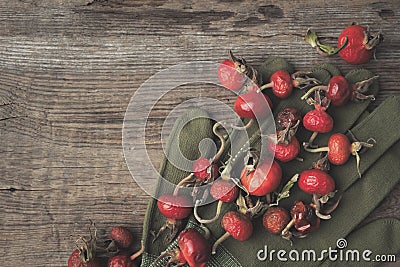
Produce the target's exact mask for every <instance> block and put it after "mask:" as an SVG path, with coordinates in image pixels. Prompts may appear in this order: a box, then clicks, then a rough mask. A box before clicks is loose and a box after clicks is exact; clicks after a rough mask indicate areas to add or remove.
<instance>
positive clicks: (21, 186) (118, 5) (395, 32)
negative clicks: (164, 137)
mask: <svg viewBox="0 0 400 267" xmlns="http://www.w3.org/2000/svg"><path fill="white" fill-rule="evenodd" d="M399 12H400V6H399V5H398V1H396V0H393V1H381V2H378V1H364V0H363V1H361V0H354V1H349V2H347V3H346V4H343V2H342V1H323V3H322V2H321V1H314V0H313V1H287V2H284V1H248V2H242V1H223V0H221V1H215V0H214V1H206V2H204V3H201V2H198V1H185V2H184V3H180V2H177V1H176V2H173V1H134V0H131V1H122V0H113V1H106V0H91V1H90V0H87V1H84V0H72V1H64V0H58V1H50V0H44V1H36V0H26V1H0V21H1V25H2V26H1V27H0V140H1V141H0V152H1V160H0V169H1V173H0V177H1V182H0V212H1V217H0V247H1V249H0V257H1V258H2V260H1V262H2V264H0V265H2V266H26V265H29V266H41V267H43V266H65V265H66V261H67V258H68V256H69V253H70V252H71V250H72V249H73V248H74V238H72V237H71V236H70V235H77V234H84V233H85V232H86V229H85V227H86V226H85V225H87V220H88V218H91V219H92V220H94V221H96V222H97V226H98V228H99V229H103V230H104V231H105V232H107V231H109V230H110V229H111V227H112V226H114V225H117V224H122V225H126V226H128V227H129V228H130V229H131V230H132V231H133V233H134V235H135V238H136V239H137V240H139V239H140V237H141V224H142V220H143V218H144V213H145V209H146V205H147V202H148V200H149V199H150V197H149V196H148V195H147V194H146V193H145V192H144V191H143V190H141V189H140V187H138V185H137V184H136V183H135V182H134V180H133V179H132V176H131V175H130V173H129V171H128V168H127V166H126V164H125V161H124V157H123V151H122V145H121V128H122V123H123V118H124V114H125V109H126V107H127V105H128V103H129V99H130V97H131V96H132V95H133V93H134V92H135V90H136V89H137V88H138V87H139V86H140V85H141V84H142V83H143V82H144V81H145V80H146V79H148V78H149V77H150V76H151V75H153V74H155V73H157V72H158V71H160V70H162V69H164V68H167V67H170V66H172V65H174V64H177V63H180V62H187V61H193V60H214V61H217V62H218V61H221V60H222V59H224V58H225V57H226V55H227V50H228V49H233V50H234V51H236V52H237V53H238V54H240V55H242V56H244V57H246V59H247V60H248V61H249V62H252V63H253V64H254V65H259V64H260V63H261V62H262V61H263V60H264V59H265V58H266V57H268V56H283V57H285V58H287V59H288V60H289V61H291V62H292V63H294V65H295V67H296V69H303V70H305V69H308V68H309V67H310V66H312V65H313V64H316V63H319V62H323V61H325V60H328V61H329V62H332V63H333V64H335V65H337V66H338V67H340V69H341V70H342V71H343V72H347V71H349V70H350V69H352V68H354V67H353V66H349V65H347V64H345V63H344V62H343V61H342V60H341V59H340V58H339V57H333V58H330V59H324V58H321V57H320V56H319V55H317V54H316V53H314V51H313V50H312V49H311V48H310V47H309V46H308V45H307V44H306V43H304V42H303V35H304V33H305V31H306V30H307V28H309V27H311V28H313V29H315V30H319V31H321V36H322V37H323V40H324V41H325V42H326V43H330V44H334V43H335V37H336V36H337V35H338V34H339V33H340V31H341V29H342V28H344V27H345V26H346V25H348V24H350V23H351V22H352V21H357V22H358V23H361V24H363V25H369V26H371V28H372V29H373V30H381V31H382V32H383V33H384V34H385V41H384V43H382V45H381V47H380V48H379V49H378V51H377V53H376V58H377V59H376V60H372V61H371V62H370V63H369V64H368V65H367V66H365V67H367V68H368V69H370V70H372V71H374V72H375V73H377V74H379V75H380V84H381V88H382V91H381V92H380V94H379V96H378V97H377V101H376V104H375V105H377V104H379V103H380V102H381V101H382V100H383V99H385V97H387V96H388V95H390V94H396V95H399V94H400V89H399V87H398V81H399V80H400V74H399V72H398V70H399V67H400V63H399V62H400V50H399V48H400V37H399V36H400V34H399V26H400V25H399V21H400V20H399V19H400V16H399ZM200 95H201V96H209V97H217V98H219V99H222V100H223V102H225V103H231V100H232V97H231V95H229V94H228V93H226V92H225V91H217V93H216V91H215V90H212V88H203V87H199V86H197V87H196V86H193V87H190V86H189V87H182V88H177V89H176V90H174V91H173V92H172V93H170V94H168V95H166V96H165V97H164V98H163V99H162V101H160V102H159V103H158V104H157V106H156V107H155V108H154V110H153V111H152V116H151V120H150V122H149V127H148V131H149V132H148V140H147V144H148V147H149V154H150V155H151V156H152V158H153V162H154V164H155V166H157V165H158V164H159V162H160V159H161V151H160V148H161V145H160V144H161V141H160V139H159V133H160V129H161V126H162V123H163V120H164V118H165V116H167V115H168V113H169V111H170V110H172V108H173V107H174V106H176V105H177V104H179V103H181V102H182V101H184V100H186V99H189V98H191V97H196V96H200ZM371 108H373V106H372V107H371ZM399 204H400V186H397V187H396V189H395V190H394V191H393V192H392V193H391V194H390V196H388V197H387V199H386V200H385V201H384V202H383V203H382V204H381V205H380V207H379V208H377V209H376V210H375V211H374V212H373V214H371V216H370V217H369V218H368V219H367V220H366V221H365V222H367V221H370V220H372V219H374V218H378V217H393V216H394V217H397V218H400V211H399V210H398V209H397V207H398V205H399Z"/></svg>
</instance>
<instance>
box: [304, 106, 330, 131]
mask: <svg viewBox="0 0 400 267" xmlns="http://www.w3.org/2000/svg"><path fill="white" fill-rule="evenodd" d="M303 126H304V128H306V129H307V130H309V131H312V132H318V133H328V132H330V131H332V129H333V119H332V117H331V116H330V115H329V114H328V113H326V111H325V108H323V107H321V106H316V107H315V109H313V110H311V111H309V112H307V113H306V115H305V116H304V118H303Z"/></svg>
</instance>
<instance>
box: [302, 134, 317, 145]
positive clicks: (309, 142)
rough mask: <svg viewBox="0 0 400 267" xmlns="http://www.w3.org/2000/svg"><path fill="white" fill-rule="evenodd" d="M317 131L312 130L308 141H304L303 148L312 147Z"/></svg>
mask: <svg viewBox="0 0 400 267" xmlns="http://www.w3.org/2000/svg"><path fill="white" fill-rule="evenodd" d="M317 135H318V132H313V133H312V135H311V137H310V139H309V140H308V142H304V143H303V147H304V149H307V148H308V147H314V145H313V142H314V140H315V138H317Z"/></svg>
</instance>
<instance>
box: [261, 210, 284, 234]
mask: <svg viewBox="0 0 400 267" xmlns="http://www.w3.org/2000/svg"><path fill="white" fill-rule="evenodd" d="M289 221H290V215H289V212H288V211H287V210H285V209H284V208H281V207H271V208H268V209H267V210H266V211H265V213H264V215H263V226H264V228H265V229H266V230H267V231H268V232H270V233H272V234H280V233H281V232H282V230H283V229H284V228H285V226H286V225H287V224H288V223H289Z"/></svg>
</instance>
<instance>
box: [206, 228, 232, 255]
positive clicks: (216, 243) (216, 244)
mask: <svg viewBox="0 0 400 267" xmlns="http://www.w3.org/2000/svg"><path fill="white" fill-rule="evenodd" d="M230 236H231V234H230V233H228V232H226V233H225V234H223V235H222V236H221V237H220V238H218V240H217V241H215V243H214V245H213V247H212V250H211V253H212V254H215V253H216V252H217V247H218V246H219V245H220V244H221V243H222V242H224V241H225V240H226V239H228V238H229V237H230Z"/></svg>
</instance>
